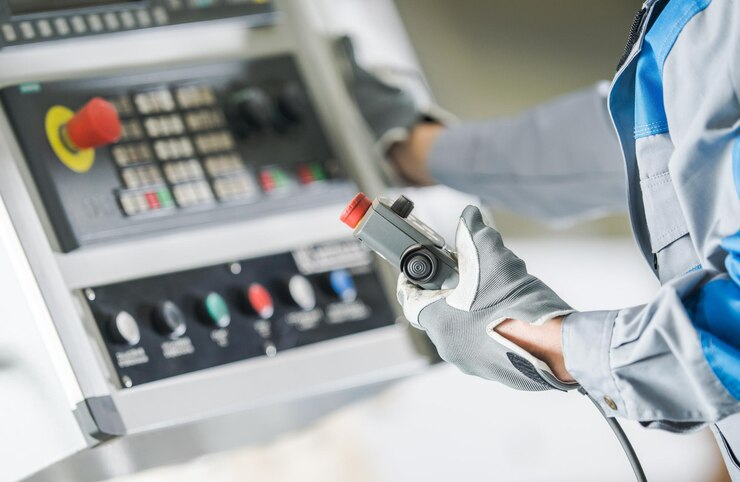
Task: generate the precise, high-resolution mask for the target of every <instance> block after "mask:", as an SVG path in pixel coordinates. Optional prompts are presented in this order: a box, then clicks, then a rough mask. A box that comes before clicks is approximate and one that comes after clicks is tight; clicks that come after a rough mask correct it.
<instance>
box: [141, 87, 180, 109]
mask: <svg viewBox="0 0 740 482" xmlns="http://www.w3.org/2000/svg"><path fill="white" fill-rule="evenodd" d="M134 104H136V109H137V110H138V111H139V114H143V115H149V114H159V113H162V112H172V111H173V110H175V100H174V99H173V98H172V94H171V93H170V91H169V90H167V89H161V90H153V91H149V92H140V93H138V94H136V95H135V96H134Z"/></svg>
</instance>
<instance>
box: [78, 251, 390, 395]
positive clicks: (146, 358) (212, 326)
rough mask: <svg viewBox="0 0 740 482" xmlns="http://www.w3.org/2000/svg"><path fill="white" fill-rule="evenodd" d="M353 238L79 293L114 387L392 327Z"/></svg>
mask: <svg viewBox="0 0 740 482" xmlns="http://www.w3.org/2000/svg"><path fill="white" fill-rule="evenodd" d="M372 261H373V259H372V257H371V254H370V252H369V251H367V250H366V249H364V248H363V247H362V246H361V245H360V244H359V243H357V242H356V241H354V240H344V241H336V242H329V243H323V244H320V245H316V246H308V247H303V248H298V249H296V250H294V251H292V252H289V253H281V254H275V255H270V256H265V257H260V258H253V259H248V260H243V261H235V262H232V263H227V264H222V265H218V266H210V267H206V268H199V269H194V270H189V271H182V272H178V273H170V274H164V275H159V276H154V277H150V278H146V279H139V280H135V281H126V282H123V283H116V284H111V285H107V286H98V287H93V288H88V289H86V290H84V293H83V294H84V296H85V298H86V302H87V303H88V304H89V307H90V309H91V311H92V313H93V315H94V317H95V320H96V324H97V326H98V328H99V330H100V332H101V335H102V339H103V340H104V343H105V345H106V347H107V349H108V353H109V355H110V357H111V361H112V363H113V365H114V367H115V369H116V372H117V373H118V375H119V377H120V383H121V386H122V387H124V388H129V387H132V386H134V385H139V384H141V383H146V382H150V381H153V380H158V379H162V378H166V377H170V376H173V375H179V374H182V373H187V372H191V371H194V370H199V369H203V368H209V367H212V366H217V365H222V364H225V363H229V362H234V361H238V360H243V359H247V358H251V357H256V356H269V357H271V356H275V355H276V354H277V353H278V352H280V351H283V350H286V349H290V348H294V347H298V346H302V345H307V344H310V343H314V342H318V341H323V340H328V339H332V338H336V337H340V336H344V335H349V334H352V333H358V332H362V331H365V330H369V329H372V328H378V327H381V326H387V325H390V324H392V323H393V320H394V316H393V312H392V311H391V308H390V305H389V303H388V300H387V299H386V297H385V295H384V291H383V288H382V286H381V284H380V281H379V279H378V278H377V276H376V274H375V273H374V271H373V265H372Z"/></svg>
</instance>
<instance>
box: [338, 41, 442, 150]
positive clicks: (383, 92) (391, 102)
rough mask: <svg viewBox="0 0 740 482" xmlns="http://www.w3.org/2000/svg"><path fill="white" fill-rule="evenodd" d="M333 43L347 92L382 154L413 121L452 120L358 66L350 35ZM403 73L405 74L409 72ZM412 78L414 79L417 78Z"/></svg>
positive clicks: (403, 135) (405, 135) (400, 138)
mask: <svg viewBox="0 0 740 482" xmlns="http://www.w3.org/2000/svg"><path fill="white" fill-rule="evenodd" d="M336 42H337V43H336V46H337V50H338V52H339V54H340V60H342V61H343V65H344V67H345V68H344V69H343V70H344V72H343V74H344V77H345V83H346V84H347V88H348V90H349V93H350V95H351V96H352V98H353V99H354V100H355V102H356V103H357V107H358V109H359V111H360V113H361V114H362V117H363V118H364V119H365V122H366V123H367V125H368V127H369V128H370V130H371V131H372V133H373V135H374V138H375V140H376V141H377V145H378V149H379V150H380V152H381V153H382V154H386V153H387V152H388V149H389V148H390V147H391V146H392V145H393V144H394V143H396V142H402V141H404V140H406V139H407V138H408V136H409V134H410V132H411V129H412V128H413V127H414V126H415V125H416V124H419V123H421V122H437V123H440V124H446V123H449V122H451V121H454V118H453V116H452V115H451V114H449V113H448V112H445V111H444V110H442V109H441V108H439V107H437V106H435V105H432V104H428V105H425V106H420V105H419V104H420V102H419V101H417V99H415V98H414V96H413V95H412V94H411V92H410V91H409V90H407V89H404V88H401V87H400V86H398V85H394V84H393V83H391V82H392V81H384V80H381V79H380V78H379V75H380V74H378V75H374V74H372V73H370V72H369V71H367V70H366V69H364V68H363V67H361V66H360V65H359V64H358V63H357V59H356V58H355V50H354V46H353V44H352V39H350V37H348V36H346V35H344V36H342V37H339V38H338V39H337V41H336ZM396 74H398V72H396ZM405 74H406V77H408V76H409V74H410V73H408V72H406V73H405ZM417 77H418V75H417ZM396 80H399V79H396ZM406 80H408V79H406ZM413 80H414V81H416V82H418V81H419V80H420V77H418V78H416V79H413ZM399 83H400V82H399Z"/></svg>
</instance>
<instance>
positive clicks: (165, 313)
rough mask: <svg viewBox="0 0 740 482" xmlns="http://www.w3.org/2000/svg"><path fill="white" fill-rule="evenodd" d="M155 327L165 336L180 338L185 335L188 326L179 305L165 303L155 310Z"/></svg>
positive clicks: (169, 302)
mask: <svg viewBox="0 0 740 482" xmlns="http://www.w3.org/2000/svg"><path fill="white" fill-rule="evenodd" d="M153 321H154V326H155V327H156V328H157V330H159V332H160V333H162V334H163V335H167V336H169V337H170V338H178V337H180V336H182V335H184V334H185V330H186V329H187V325H186V324H185V315H184V314H183V312H182V310H180V308H178V307H177V305H176V304H175V303H173V302H171V301H169V300H168V301H163V302H162V303H160V304H159V305H157V308H156V309H155V310H154V320H153Z"/></svg>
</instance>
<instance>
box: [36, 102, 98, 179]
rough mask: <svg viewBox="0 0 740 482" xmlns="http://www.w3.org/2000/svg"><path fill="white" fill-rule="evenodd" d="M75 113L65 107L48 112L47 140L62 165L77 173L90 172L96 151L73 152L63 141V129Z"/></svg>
mask: <svg viewBox="0 0 740 482" xmlns="http://www.w3.org/2000/svg"><path fill="white" fill-rule="evenodd" d="M74 115H75V113H74V112H72V111H71V110H70V109H68V108H66V107H64V106H63V105H55V106H54V107H52V108H51V109H49V110H48V111H47V112H46V121H45V127H46V138H47V139H48V140H49V144H50V145H51V148H52V150H54V154H56V155H57V157H58V158H59V160H60V161H62V164H64V165H65V166H67V167H68V168H69V169H71V170H73V171H74V172H77V173H80V174H82V173H85V172H87V171H89V170H90V168H91V167H92V165H93V162H95V149H80V150H79V151H77V150H73V149H71V148H69V147H68V146H67V144H65V142H64V140H63V139H62V127H64V125H65V124H66V123H67V122H69V120H70V119H71V118H72V117H74Z"/></svg>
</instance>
